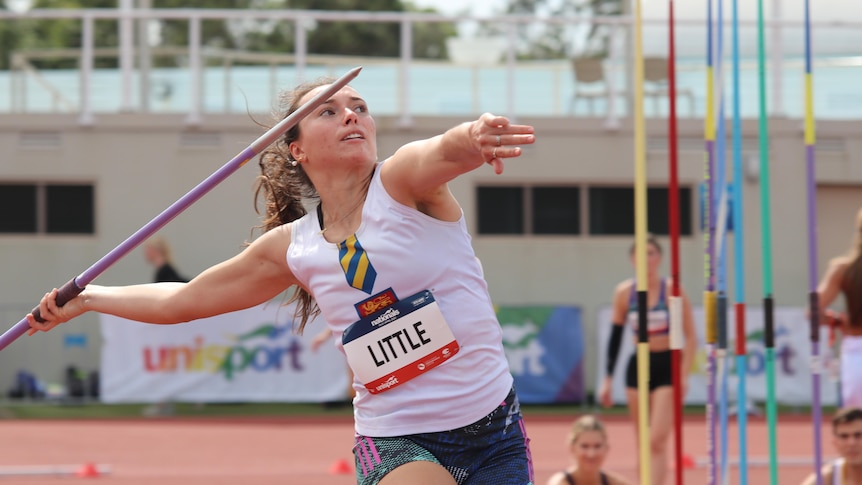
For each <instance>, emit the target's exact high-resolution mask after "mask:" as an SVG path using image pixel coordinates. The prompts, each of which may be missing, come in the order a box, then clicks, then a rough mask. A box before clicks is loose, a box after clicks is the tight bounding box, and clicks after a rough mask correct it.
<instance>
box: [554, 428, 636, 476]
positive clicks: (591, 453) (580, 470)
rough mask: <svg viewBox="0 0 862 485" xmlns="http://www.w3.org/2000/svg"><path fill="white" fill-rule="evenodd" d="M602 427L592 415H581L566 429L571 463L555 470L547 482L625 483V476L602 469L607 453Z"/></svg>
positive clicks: (606, 438)
mask: <svg viewBox="0 0 862 485" xmlns="http://www.w3.org/2000/svg"><path fill="white" fill-rule="evenodd" d="M609 449H610V447H609V446H608V437H607V433H605V427H604V425H603V424H602V422H601V421H599V420H598V418H596V417H595V416H592V415H585V416H581V417H580V418H578V419H577V420H575V422H574V423H572V429H571V431H570V432H569V453H570V454H571V456H572V465H570V466H569V467H568V468H566V469H565V470H562V471H559V472H557V473H555V474H554V475H553V476H552V477H551V478H550V479H549V480H548V483H547V485H572V484H575V485H629V484H630V483H631V482H629V481H628V480H626V479H625V478H623V477H621V476H619V475H617V474H615V473H612V472H607V471H604V470H602V465H603V464H604V462H605V458H607V456H608V450H609Z"/></svg>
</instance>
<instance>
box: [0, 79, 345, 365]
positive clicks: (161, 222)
mask: <svg viewBox="0 0 862 485" xmlns="http://www.w3.org/2000/svg"><path fill="white" fill-rule="evenodd" d="M361 70H362V67H361V66H360V67H354V68H353V69H351V70H350V71H348V72H347V74H344V75H343V76H341V77H340V78H338V79H337V80H336V81H335V82H333V83H332V84H331V85H330V86H329V87H327V88H326V89H324V90H323V91H321V92H320V93H318V94H317V95H316V96H315V97H313V98H311V100H309V101H308V102H307V103H305V104H303V105H302V106H301V107H300V108H299V109H297V110H296V111H294V112H293V113H291V114H290V115H289V116H287V117H286V118H285V119H283V120H281V121H280V122H279V123H278V124H276V125H275V126H273V127H272V128H270V129H269V130H267V132H266V133H264V134H263V135H261V136H260V138H258V139H257V140H255V141H254V142H252V143H251V145H249V146H248V147H246V148H245V149H244V150H243V151H242V152H240V153H239V154H238V155H237V156H235V157H234V158H233V159H231V160H230V161H229V162H227V163H226V164H224V165H223V166H222V167H221V168H220V169H218V170H216V171H215V172H213V174H212V175H210V176H209V177H207V178H206V179H204V181H203V182H201V183H200V184H198V185H197V186H196V187H195V188H193V189H192V190H190V191H189V192H188V193H186V195H184V196H182V197H180V198H179V200H177V201H176V202H174V203H173V204H171V205H170V207H168V208H167V209H165V210H164V211H162V213H161V214H159V215H158V216H156V217H155V218H154V219H153V220H151V221H150V222H148V223H146V224H145V225H144V226H143V227H142V228H140V229H138V230H137V231H136V232H135V233H134V234H132V235H131V236H129V237H128V238H127V239H126V240H125V241H123V242H122V243H121V244H120V245H119V246H117V247H115V248H114V249H112V250H111V252H109V253H108V254H106V255H105V256H102V259H100V260H98V261H96V262H95V263H94V264H93V265H92V266H90V267H89V268H87V269H86V270H85V271H84V272H83V273H81V274H80V275H79V276H78V277H77V278H73V279H71V280H69V282H68V283H66V284H64V285H63V286H62V287H61V288H60V290H59V293H58V294H57V305H59V306H63V305H65V304H66V303H67V302H68V301H69V300H71V299H72V298H75V297H76V296H78V294H79V293H81V292H82V291H84V288H85V287H86V286H87V285H88V284H90V283H91V282H92V281H93V280H94V279H96V277H98V276H99V275H100V274H102V273H103V272H104V271H105V270H106V269H108V268H109V267H111V265H113V264H114V263H116V262H117V261H119V260H120V258H122V257H123V256H125V255H126V254H128V253H129V252H131V251H132V250H133V249H135V248H136V247H137V246H138V245H139V244H141V243H142V242H144V241H145V240H146V239H147V238H148V237H150V236H152V235H153V234H154V233H155V232H156V231H158V230H159V229H161V228H162V227H164V226H165V225H166V224H167V223H168V222H170V221H171V220H173V218H175V217H176V216H178V215H180V213H181V212H183V211H184V210H186V209H188V208H189V207H191V205H192V204H194V203H195V202H197V200H198V199H200V198H201V197H203V196H204V195H205V194H206V193H207V192H209V191H210V190H212V189H213V188H214V187H215V186H216V185H218V184H220V183H221V182H223V181H224V180H225V179H227V178H228V177H229V176H230V175H232V174H233V173H234V172H236V171H237V170H238V169H239V168H240V167H242V166H243V165H245V163H246V162H248V161H249V160H251V159H252V158H253V157H255V156H256V155H258V154H259V153H260V152H262V151H263V150H264V149H265V148H267V147H268V146H270V145H272V144H273V143H274V142H275V141H276V140H277V139H278V137H280V136H281V135H282V134H284V133H285V132H287V131H288V130H289V129H291V128H293V127H294V126H295V125H296V124H297V123H299V121H300V120H302V119H303V118H305V117H306V116H308V114H309V113H311V111H312V110H313V109H314V108H316V107H317V106H319V105H320V104H321V103H323V102H324V101H326V100H327V99H329V98H330V97H331V96H332V95H334V94H335V93H336V92H338V90H340V89H341V88H343V87H344V86H346V85H347V83H349V82H350V81H352V80H353V79H354V78H355V77H356V76H358V75H359V71H361ZM32 313H33V316H34V317H36V320H37V321H40V322H41V321H43V320H42V317H41V316H40V312H39V307H38V306H37V307H36V308H34V309H33V311H32ZM29 328H30V324H29V323H28V322H27V318H26V317H25V318H23V319H22V320H21V321H20V322H18V323H17V324H15V325H14V326H13V327H12V328H10V329H9V330H7V331H6V332H5V333H4V334H3V335H0V351H2V350H3V349H5V348H6V347H7V346H8V345H9V344H11V343H12V342H13V341H14V340H15V339H17V338H18V337H20V336H22V335H24V334H25V333H26V332H27V330H28V329H29Z"/></svg>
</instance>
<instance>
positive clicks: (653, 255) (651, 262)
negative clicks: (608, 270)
mask: <svg viewBox="0 0 862 485" xmlns="http://www.w3.org/2000/svg"><path fill="white" fill-rule="evenodd" d="M631 257H632V265H634V266H635V267H637V254H636V252H635V251H632V254H631ZM646 266H647V272H648V273H649V274H651V275H656V274H658V270H659V267H660V266H661V251H659V249H658V248H657V247H655V245H654V244H647V260H646Z"/></svg>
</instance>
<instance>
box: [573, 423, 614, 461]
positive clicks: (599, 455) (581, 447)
mask: <svg viewBox="0 0 862 485" xmlns="http://www.w3.org/2000/svg"><path fill="white" fill-rule="evenodd" d="M571 450H572V456H573V457H574V458H575V463H577V464H578V468H585V469H589V470H600V469H601V468H602V463H604V461H605V457H606V456H607V454H608V442H607V440H606V439H605V435H603V434H602V433H601V432H600V431H583V432H581V434H579V435H578V439H576V440H575V441H574V443H572V444H571Z"/></svg>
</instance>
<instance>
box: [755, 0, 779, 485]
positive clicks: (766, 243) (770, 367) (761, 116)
mask: <svg viewBox="0 0 862 485" xmlns="http://www.w3.org/2000/svg"><path fill="white" fill-rule="evenodd" d="M765 30H766V29H765V27H764V20H763V0H757V85H758V93H759V95H760V96H759V97H760V99H759V103H758V127H757V138H758V152H759V153H760V165H759V167H760V229H761V231H760V232H761V246H762V253H763V265H762V266H763V267H762V269H763V346H764V348H765V350H766V422H767V433H768V439H769V483H770V485H777V484H778V437H777V431H776V425H777V420H778V409H777V406H776V402H775V322H774V308H773V295H772V230H771V227H772V216H771V208H770V204H769V193H770V184H769V127H768V125H769V114H768V113H767V112H766V40H765V33H764V32H765Z"/></svg>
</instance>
